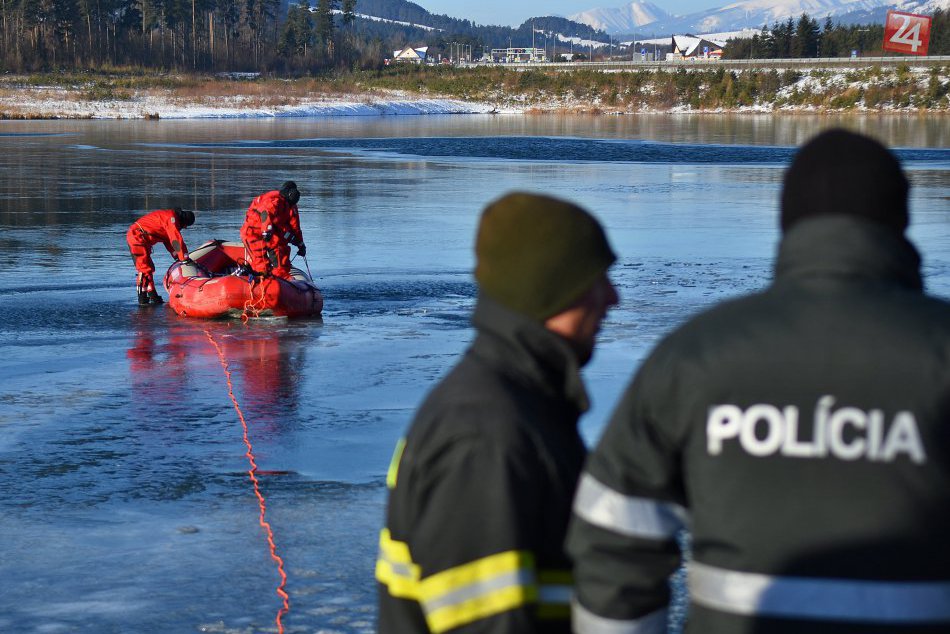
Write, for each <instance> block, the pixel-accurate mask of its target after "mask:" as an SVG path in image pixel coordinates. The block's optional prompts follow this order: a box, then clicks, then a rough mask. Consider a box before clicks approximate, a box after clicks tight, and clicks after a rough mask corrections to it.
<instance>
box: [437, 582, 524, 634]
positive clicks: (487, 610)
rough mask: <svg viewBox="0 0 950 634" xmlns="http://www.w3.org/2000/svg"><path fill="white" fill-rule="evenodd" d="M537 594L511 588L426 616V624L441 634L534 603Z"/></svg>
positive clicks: (521, 587)
mask: <svg viewBox="0 0 950 634" xmlns="http://www.w3.org/2000/svg"><path fill="white" fill-rule="evenodd" d="M535 594H536V593H535V592H534V588H532V587H525V586H511V587H508V588H504V589H502V590H498V591H495V592H492V593H490V594H486V595H483V596H481V597H477V598H474V599H469V600H468V601H464V602H462V603H459V604H458V605H455V606H447V607H444V608H442V609H440V610H437V611H435V612H433V613H431V614H426V623H427V624H428V625H429V629H430V630H432V633H433V634H441V633H442V632H445V631H447V630H450V629H452V628H454V627H460V626H462V625H467V624H469V623H473V622H475V621H477V620H479V619H484V618H488V617H489V616H494V615H495V614H500V613H502V612H505V611H507V610H513V609H514V608H517V607H520V606H522V605H524V604H526V603H530V602H531V601H534V598H535Z"/></svg>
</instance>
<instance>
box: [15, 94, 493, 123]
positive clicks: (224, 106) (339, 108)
mask: <svg viewBox="0 0 950 634" xmlns="http://www.w3.org/2000/svg"><path fill="white" fill-rule="evenodd" d="M497 111H498V110H497V109H496V107H495V106H494V105H492V104H487V103H469V102H464V101H460V100H454V99H426V98H421V97H409V96H401V95H392V96H387V97H375V96H365V95H364V96H361V95H346V96H339V97H332V96H330V97H319V98H314V99H310V100H299V101H298V102H297V103H293V104H286V105H275V106H272V107H271V106H266V105H261V104H260V98H259V97H247V96H238V97H217V98H215V99H211V100H207V101H204V100H201V98H190V99H181V98H176V97H172V96H167V95H149V94H139V95H134V96H132V97H131V98H129V99H121V100H103V101H92V100H85V99H78V98H77V95H76V93H75V91H67V90H65V89H54V88H45V89H42V90H32V91H26V90H22V89H21V90H17V91H15V92H11V93H6V94H0V113H6V114H7V115H8V116H10V115H20V116H26V117H32V118H63V119H146V118H153V119H154V118H158V119H255V118H267V117H320V116H325V117H340V116H380V115H423V114H484V113H490V112H497ZM506 111H508V112H510V110H506Z"/></svg>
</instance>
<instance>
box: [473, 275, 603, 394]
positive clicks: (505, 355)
mask: <svg viewBox="0 0 950 634" xmlns="http://www.w3.org/2000/svg"><path fill="white" fill-rule="evenodd" d="M472 323H473V325H474V326H475V328H476V329H477V330H478V337H477V338H476V340H475V344H474V345H473V347H472V351H473V353H475V354H478V355H479V356H482V357H483V358H486V359H487V361H488V362H489V363H492V364H493V365H495V366H497V367H499V369H500V370H501V371H502V372H504V373H505V374H507V375H509V376H511V377H512V378H513V379H515V380H518V381H521V382H523V383H528V384H531V385H533V386H534V387H536V388H537V389H539V390H541V391H542V392H545V393H548V394H550V395H551V396H559V397H561V398H565V399H567V400H568V401H570V402H571V403H573V404H574V405H575V406H576V407H577V409H578V411H579V412H585V411H587V409H588V408H589V407H590V401H589V399H588V396H587V390H586V389H585V387H584V381H583V379H582V378H581V373H580V364H579V363H578V360H577V357H576V355H575V354H574V351H573V350H572V349H571V347H570V346H569V345H568V343H567V342H566V341H564V340H563V339H562V338H561V337H560V336H559V335H557V334H555V333H553V332H551V331H550V330H548V329H547V328H545V327H544V325H543V324H541V323H539V322H537V321H535V320H533V319H531V318H529V317H526V316H524V315H521V314H520V313H517V312H515V311H513V310H510V309H508V308H506V307H505V306H503V305H502V304H500V303H498V302H496V301H495V300H493V299H491V298H490V297H488V296H486V295H485V294H484V293H482V294H480V295H479V297H478V304H477V305H476V307H475V312H474V314H473V315H472Z"/></svg>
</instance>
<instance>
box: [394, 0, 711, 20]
mask: <svg viewBox="0 0 950 634" xmlns="http://www.w3.org/2000/svg"><path fill="white" fill-rule="evenodd" d="M413 1H414V2H415V3H416V4H418V5H419V6H421V7H423V8H425V9H427V10H428V11H429V12H430V13H444V14H445V15H450V16H452V17H453V18H464V19H468V20H472V21H474V22H476V23H477V24H503V25H508V26H518V25H519V24H521V23H522V22H524V21H525V20H527V19H528V18H530V17H533V16H536V15H563V16H565V17H567V16H569V15H571V14H573V13H580V12H581V11H586V10H587V9H599V8H614V7H622V6H626V5H627V4H629V3H630V0H476V2H471V1H463V0H413ZM651 1H652V2H653V4H655V5H656V6H658V7H660V8H661V9H663V10H664V11H666V12H668V13H673V14H683V13H691V12H693V11H700V10H702V9H711V8H713V7H718V6H724V5H726V4H729V0H651Z"/></svg>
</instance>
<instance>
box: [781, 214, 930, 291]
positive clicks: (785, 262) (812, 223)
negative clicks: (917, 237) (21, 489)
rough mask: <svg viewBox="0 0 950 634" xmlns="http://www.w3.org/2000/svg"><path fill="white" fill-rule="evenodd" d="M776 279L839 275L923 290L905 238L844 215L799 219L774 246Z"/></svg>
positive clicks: (917, 257)
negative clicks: (776, 255) (777, 244)
mask: <svg viewBox="0 0 950 634" xmlns="http://www.w3.org/2000/svg"><path fill="white" fill-rule="evenodd" d="M775 279H776V282H784V281H789V280H794V281H808V280H817V279H825V280H828V279H839V280H842V281H845V280H846V281H849V282H862V281H863V282H884V283H887V284H896V285H898V286H902V287H905V288H909V289H913V290H918V291H920V290H923V280H922V279H921V277H920V254H919V253H918V252H917V249H916V248H914V245H912V244H911V243H910V242H909V241H908V240H907V238H905V237H904V236H903V235H901V234H898V233H896V232H895V231H894V230H892V229H888V228H887V227H884V226H882V225H880V224H878V223H876V222H873V221H869V220H863V219H861V218H856V217H855V216H850V215H846V214H841V215H828V216H821V217H816V218H809V219H807V220H802V221H800V222H799V223H798V224H796V225H795V226H794V227H792V229H791V230H790V231H788V233H786V234H785V237H784V238H783V239H782V242H781V244H780V245H779V252H778V258H777V260H776V262H775Z"/></svg>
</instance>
